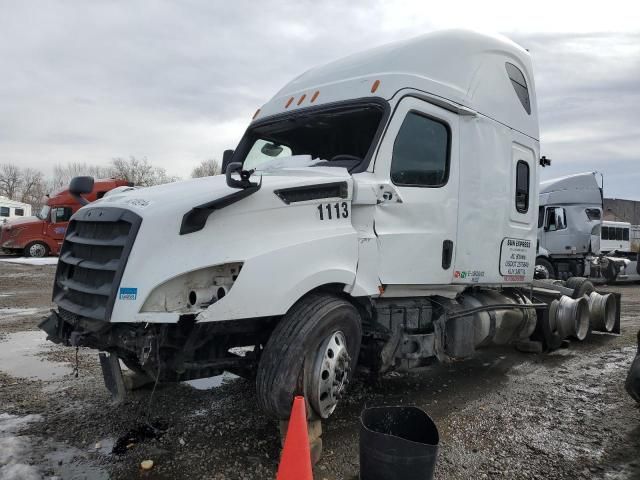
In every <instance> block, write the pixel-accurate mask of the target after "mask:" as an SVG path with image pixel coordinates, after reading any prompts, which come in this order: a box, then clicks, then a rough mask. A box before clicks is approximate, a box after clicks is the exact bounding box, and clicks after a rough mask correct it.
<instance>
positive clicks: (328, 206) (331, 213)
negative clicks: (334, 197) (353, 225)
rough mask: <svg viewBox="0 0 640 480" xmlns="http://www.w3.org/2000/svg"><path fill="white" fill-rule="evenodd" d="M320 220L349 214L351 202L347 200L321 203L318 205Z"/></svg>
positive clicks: (345, 216)
mask: <svg viewBox="0 0 640 480" xmlns="http://www.w3.org/2000/svg"><path fill="white" fill-rule="evenodd" d="M318 212H319V213H320V220H334V219H340V218H347V217H348V216H349V204H348V203H347V202H342V203H340V202H336V203H321V204H320V205H318Z"/></svg>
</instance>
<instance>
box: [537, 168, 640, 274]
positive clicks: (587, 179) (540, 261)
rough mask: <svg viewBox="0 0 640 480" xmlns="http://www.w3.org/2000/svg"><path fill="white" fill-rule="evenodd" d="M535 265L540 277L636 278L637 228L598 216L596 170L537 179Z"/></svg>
mask: <svg viewBox="0 0 640 480" xmlns="http://www.w3.org/2000/svg"><path fill="white" fill-rule="evenodd" d="M539 197H540V205H539V207H538V251H537V254H536V271H537V275H538V276H539V277H540V278H550V279H562V280H566V279H568V278H570V277H576V276H585V277H589V278H591V279H593V280H595V281H608V282H613V281H616V280H640V263H639V262H638V252H633V251H632V249H631V244H632V242H631V237H632V235H634V234H636V230H634V229H633V228H632V226H631V225H630V224H628V223H622V222H610V221H603V220H602V217H603V205H602V199H603V192H602V187H601V186H600V184H599V183H598V179H597V173H595V172H587V173H578V174H574V175H569V176H566V177H561V178H555V179H552V180H547V181H544V182H541V184H540V193H539Z"/></svg>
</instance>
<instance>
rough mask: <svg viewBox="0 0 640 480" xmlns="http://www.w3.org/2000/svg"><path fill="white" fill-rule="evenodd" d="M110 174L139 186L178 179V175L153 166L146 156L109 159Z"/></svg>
mask: <svg viewBox="0 0 640 480" xmlns="http://www.w3.org/2000/svg"><path fill="white" fill-rule="evenodd" d="M111 175H112V176H113V177H114V178H121V179H123V180H127V181H129V182H132V183H133V184H135V185H138V186H141V187H149V186H152V185H160V184H162V183H170V182H175V181H177V180H179V178H178V177H174V176H170V175H168V174H167V171H166V170H165V169H164V168H161V167H156V166H153V165H152V164H151V163H149V160H147V158H146V157H144V158H142V159H139V158H136V157H133V156H132V157H129V159H128V160H126V159H124V158H114V159H113V160H111Z"/></svg>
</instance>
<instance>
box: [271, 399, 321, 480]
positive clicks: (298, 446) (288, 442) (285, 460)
mask: <svg viewBox="0 0 640 480" xmlns="http://www.w3.org/2000/svg"><path fill="white" fill-rule="evenodd" d="M276 479H277V480H313V473H312V471H311V451H310V450H309V433H308V432H307V411H306V408H305V405H304V397H295V398H294V400H293V408H292V409H291V417H290V418H289V428H288V429H287V436H286V437H285V439H284V448H283V449H282V456H281V457H280V465H279V466H278V475H277V477H276Z"/></svg>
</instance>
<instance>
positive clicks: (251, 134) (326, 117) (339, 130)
mask: <svg viewBox="0 0 640 480" xmlns="http://www.w3.org/2000/svg"><path fill="white" fill-rule="evenodd" d="M383 114H384V109H383V107H382V105H377V104H366V105H350V106H342V107H339V108H333V109H329V110H328V109H323V110H319V111H315V112H314V111H308V112H304V113H300V114H299V115H297V116H294V117H291V116H288V117H285V118H282V119H279V120H275V121H273V122H268V123H265V124H261V125H258V126H256V127H254V128H252V129H250V130H249V131H248V132H247V134H246V135H245V138H244V139H243V142H241V147H240V148H239V151H238V157H237V158H238V159H237V160H236V159H235V158H234V161H242V162H243V168H244V169H245V170H250V169H252V168H257V169H263V168H269V167H271V166H275V165H278V164H280V163H279V162H274V160H276V159H281V158H284V157H290V156H292V155H305V156H307V155H308V156H310V157H311V159H321V160H323V161H321V162H314V165H316V166H337V167H345V168H347V169H349V170H353V169H354V168H355V167H357V166H358V165H360V164H362V163H363V162H364V161H365V159H367V156H368V153H369V151H370V149H371V148H372V144H373V140H374V138H375V135H376V132H377V130H378V127H379V125H380V121H381V120H382V117H383ZM282 164H283V165H286V163H282Z"/></svg>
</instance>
